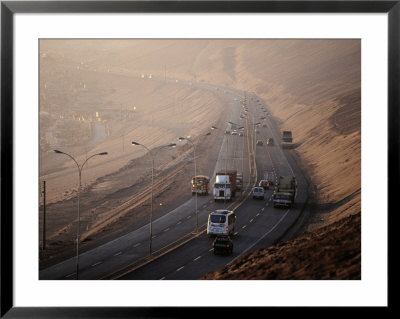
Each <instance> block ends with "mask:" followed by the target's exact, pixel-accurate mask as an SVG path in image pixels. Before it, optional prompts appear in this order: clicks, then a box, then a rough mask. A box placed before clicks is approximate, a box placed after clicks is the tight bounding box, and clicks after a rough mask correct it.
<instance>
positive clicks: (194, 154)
mask: <svg viewBox="0 0 400 319" xmlns="http://www.w3.org/2000/svg"><path fill="white" fill-rule="evenodd" d="M211 129H212V130H215V129H216V127H215V126H212V127H211ZM209 135H211V132H208V133H207V134H205V135H204V136H209ZM178 139H179V140H180V141H183V140H186V141H188V142H190V143H191V144H192V145H193V160H194V184H195V185H196V187H197V164H196V143H195V142H194V141H192V140H191V139H190V138H189V137H179V138H178ZM194 205H195V214H196V229H195V233H196V234H197V233H198V232H199V214H198V208H197V190H196V194H195V204H194Z"/></svg>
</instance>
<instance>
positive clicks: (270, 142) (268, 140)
mask: <svg viewBox="0 0 400 319" xmlns="http://www.w3.org/2000/svg"><path fill="white" fill-rule="evenodd" d="M267 145H274V139H273V138H272V137H270V138H267Z"/></svg>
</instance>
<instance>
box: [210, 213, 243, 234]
mask: <svg viewBox="0 0 400 319" xmlns="http://www.w3.org/2000/svg"><path fill="white" fill-rule="evenodd" d="M235 220H236V214H235V213H234V212H233V211H232V210H227V209H217V210H215V211H213V212H211V213H210V214H209V215H208V221H207V235H208V236H214V235H233V233H234V231H235Z"/></svg>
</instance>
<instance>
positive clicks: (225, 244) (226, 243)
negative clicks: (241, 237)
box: [212, 236, 233, 254]
mask: <svg viewBox="0 0 400 319" xmlns="http://www.w3.org/2000/svg"><path fill="white" fill-rule="evenodd" d="M212 246H213V248H214V254H218V253H225V254H232V251H233V241H232V239H231V238H230V237H229V236H217V237H215V239H214V241H213V243H212Z"/></svg>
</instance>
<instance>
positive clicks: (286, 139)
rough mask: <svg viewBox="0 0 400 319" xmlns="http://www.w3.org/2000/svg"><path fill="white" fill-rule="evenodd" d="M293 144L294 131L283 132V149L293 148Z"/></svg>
mask: <svg viewBox="0 0 400 319" xmlns="http://www.w3.org/2000/svg"><path fill="white" fill-rule="evenodd" d="M292 143H293V136H292V131H283V132H282V142H281V145H282V148H291V147H292V145H293V144H292Z"/></svg>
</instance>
